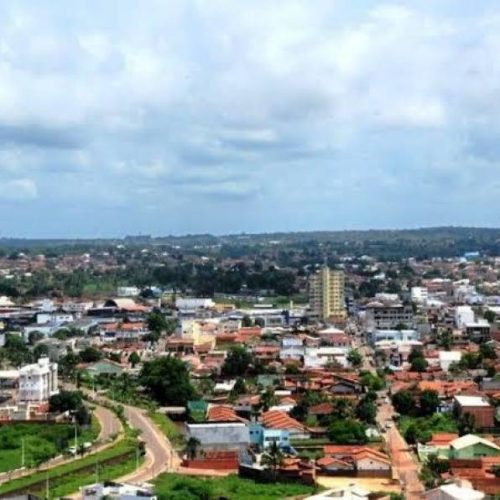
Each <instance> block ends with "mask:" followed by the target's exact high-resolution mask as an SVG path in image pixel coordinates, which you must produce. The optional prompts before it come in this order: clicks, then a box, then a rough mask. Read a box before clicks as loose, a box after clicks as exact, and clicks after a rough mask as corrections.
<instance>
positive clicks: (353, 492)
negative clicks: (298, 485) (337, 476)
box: [305, 484, 370, 500]
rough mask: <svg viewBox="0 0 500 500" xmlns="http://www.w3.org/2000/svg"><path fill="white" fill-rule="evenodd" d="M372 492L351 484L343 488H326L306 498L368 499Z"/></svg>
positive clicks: (327, 499) (326, 499)
mask: <svg viewBox="0 0 500 500" xmlns="http://www.w3.org/2000/svg"><path fill="white" fill-rule="evenodd" d="M369 495H370V492H369V491H368V490H365V489H364V488H362V487H361V486H357V485H356V484H350V485H349V486H345V487H342V488H336V489H331V490H325V491H322V492H321V493H318V494H317V495H312V496H310V497H306V498H305V500H331V499H332V498H334V499H335V500H368V498H369Z"/></svg>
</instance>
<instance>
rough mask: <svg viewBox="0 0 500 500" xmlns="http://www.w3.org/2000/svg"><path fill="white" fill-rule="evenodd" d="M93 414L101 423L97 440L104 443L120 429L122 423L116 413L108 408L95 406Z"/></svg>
mask: <svg viewBox="0 0 500 500" xmlns="http://www.w3.org/2000/svg"><path fill="white" fill-rule="evenodd" d="M94 415H95V416H96V418H97V420H99V423H100V424H101V432H100V433H99V437H98V438H97V439H98V441H100V442H101V443H105V442H107V441H110V440H111V439H112V438H113V437H115V436H116V435H117V434H118V433H120V432H121V430H122V424H121V422H120V420H119V419H118V418H117V417H116V415H115V414H114V413H113V412H112V411H111V410H108V408H104V407H103V406H96V409H95V411H94Z"/></svg>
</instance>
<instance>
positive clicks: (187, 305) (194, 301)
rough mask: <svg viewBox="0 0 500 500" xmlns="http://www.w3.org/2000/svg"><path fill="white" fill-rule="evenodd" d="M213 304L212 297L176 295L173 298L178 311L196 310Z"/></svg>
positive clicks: (207, 307) (208, 307)
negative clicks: (176, 296)
mask: <svg viewBox="0 0 500 500" xmlns="http://www.w3.org/2000/svg"><path fill="white" fill-rule="evenodd" d="M214 306H215V302H214V301H213V300H212V299H203V298H196V297H178V298H176V299H175V307H177V309H179V310H180V311H196V309H210V308H211V307H214Z"/></svg>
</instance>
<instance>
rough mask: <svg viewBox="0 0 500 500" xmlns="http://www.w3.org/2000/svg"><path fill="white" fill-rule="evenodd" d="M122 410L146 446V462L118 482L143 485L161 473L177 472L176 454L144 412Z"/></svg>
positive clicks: (139, 410)
mask: <svg viewBox="0 0 500 500" xmlns="http://www.w3.org/2000/svg"><path fill="white" fill-rule="evenodd" d="M124 409H125V416H126V418H127V420H128V422H129V423H130V425H131V426H132V427H134V428H135V429H139V430H140V431H141V434H140V438H141V439H142V440H143V441H144V442H145V444H146V460H145V462H144V463H143V464H142V465H141V466H140V467H139V468H138V469H137V470H136V471H134V472H132V473H131V474H128V475H127V476H124V477H121V478H120V479H119V481H126V482H129V483H144V482H146V481H149V480H151V479H153V478H154V477H156V476H157V475H158V474H160V473H162V472H166V471H174V470H177V468H178V467H179V463H180V461H179V457H178V455H177V453H176V452H175V450H174V449H173V447H172V444H171V443H170V441H169V440H168V439H167V437H166V436H165V434H163V432H161V430H160V429H159V428H158V427H157V426H156V424H155V423H154V422H153V421H152V420H151V419H150V418H149V417H148V416H147V414H146V411H145V410H142V409H140V408H136V407H134V406H124Z"/></svg>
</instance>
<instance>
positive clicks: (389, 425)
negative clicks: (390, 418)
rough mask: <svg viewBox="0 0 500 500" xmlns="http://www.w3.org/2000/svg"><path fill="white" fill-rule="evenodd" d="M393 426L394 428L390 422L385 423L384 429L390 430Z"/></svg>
mask: <svg viewBox="0 0 500 500" xmlns="http://www.w3.org/2000/svg"><path fill="white" fill-rule="evenodd" d="M393 426H394V424H393V423H392V422H386V423H385V428H386V429H390V428H391V427H393Z"/></svg>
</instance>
